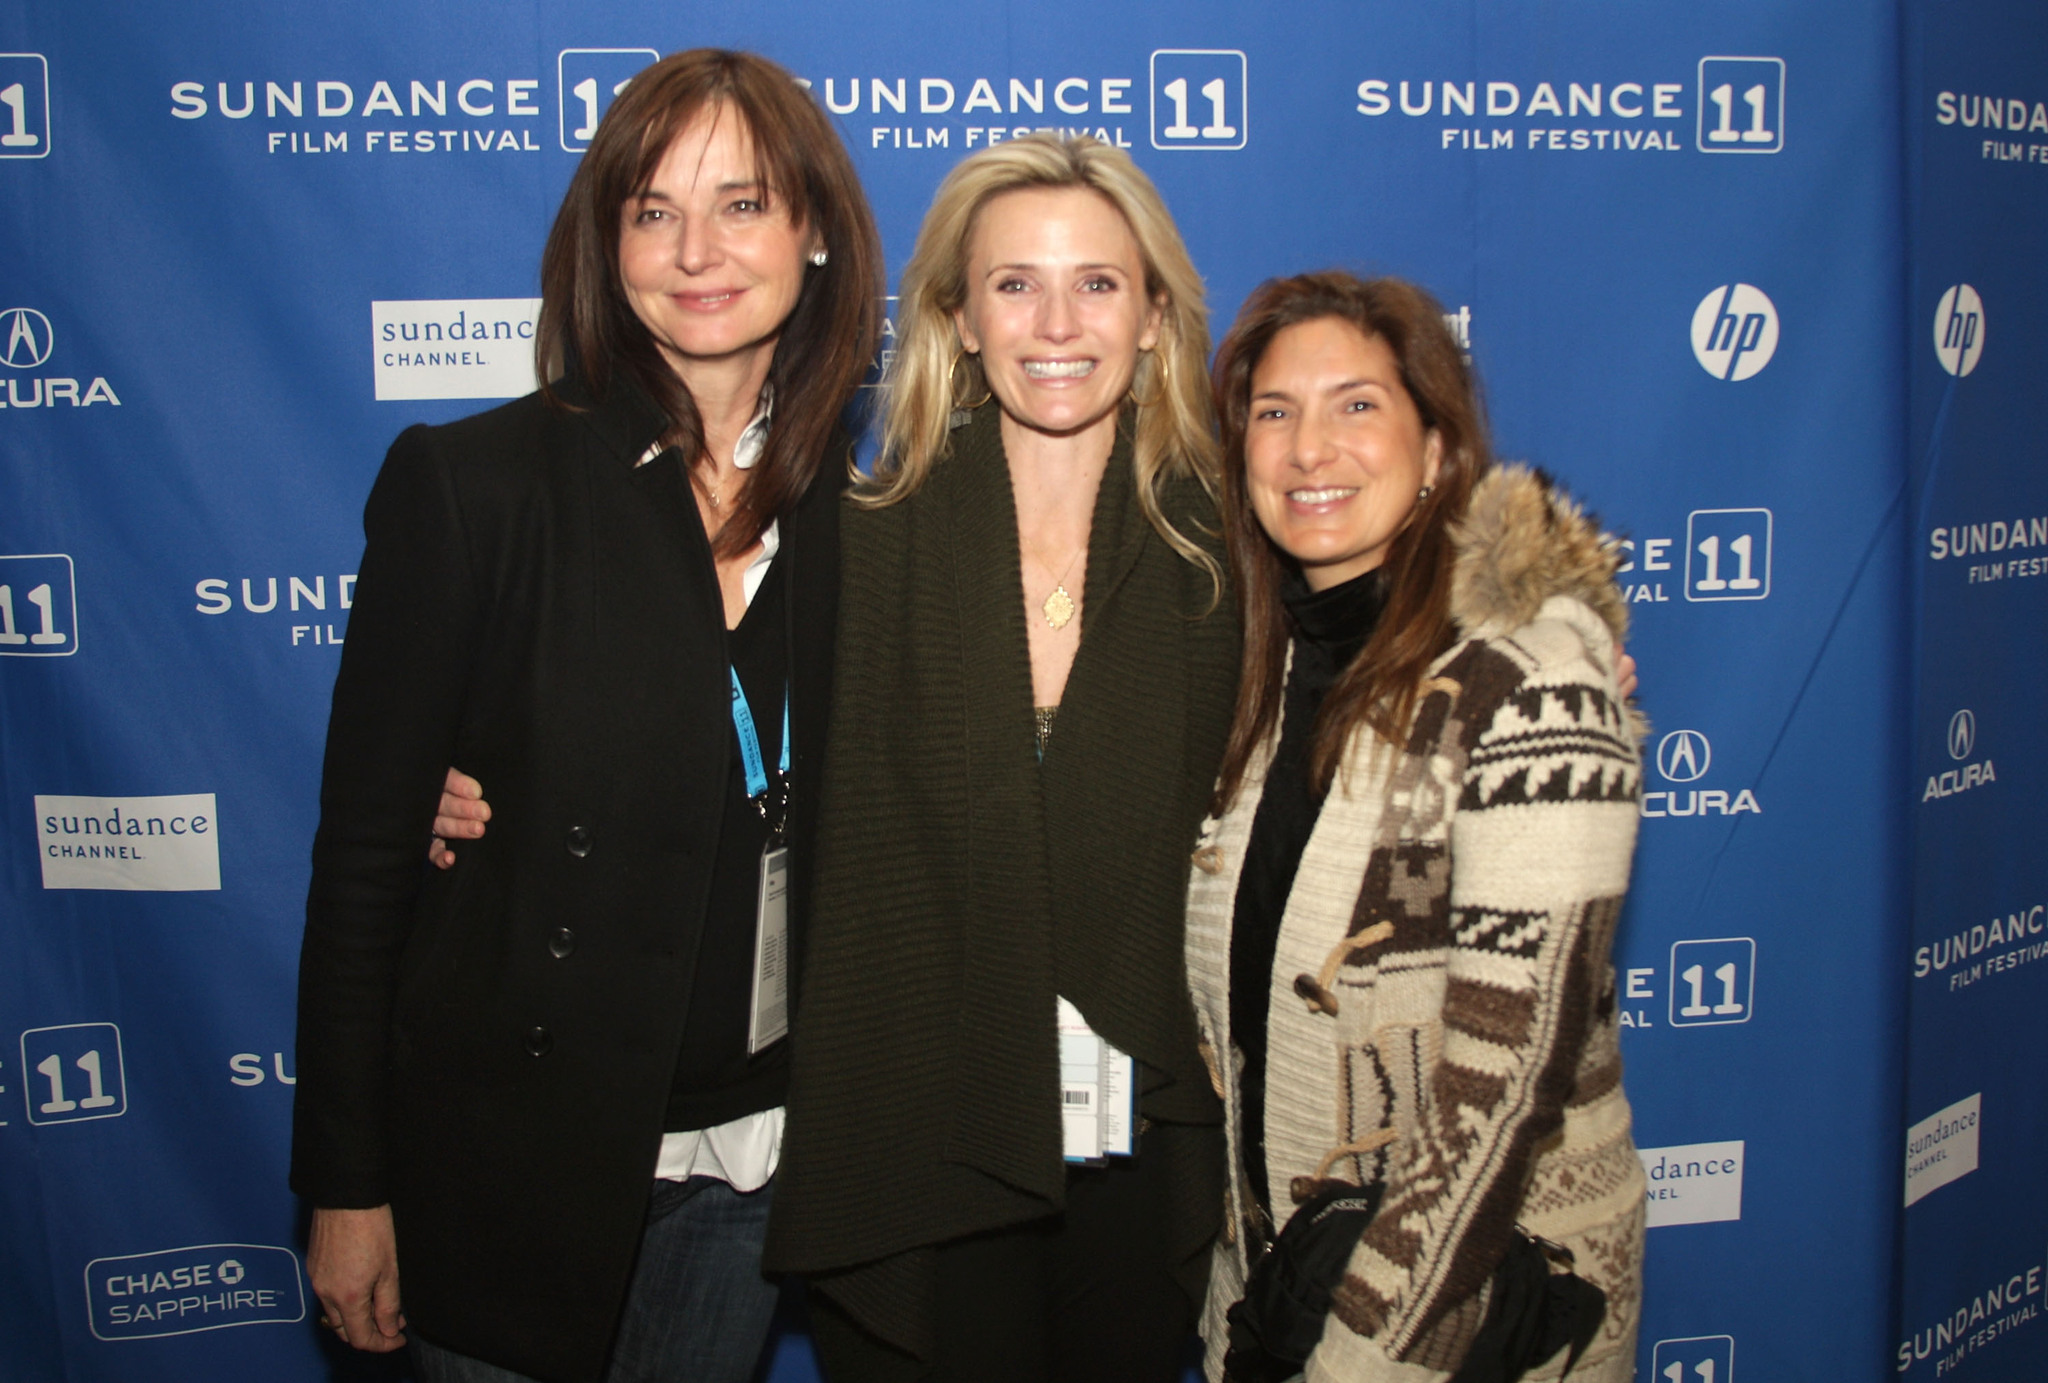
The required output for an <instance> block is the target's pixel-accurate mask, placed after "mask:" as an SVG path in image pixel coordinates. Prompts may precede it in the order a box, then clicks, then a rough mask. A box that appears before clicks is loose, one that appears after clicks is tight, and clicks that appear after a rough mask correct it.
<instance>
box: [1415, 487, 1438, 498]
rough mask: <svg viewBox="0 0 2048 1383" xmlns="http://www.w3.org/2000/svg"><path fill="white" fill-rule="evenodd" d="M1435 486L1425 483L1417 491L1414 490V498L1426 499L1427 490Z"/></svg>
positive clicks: (1427, 496)
mask: <svg viewBox="0 0 2048 1383" xmlns="http://www.w3.org/2000/svg"><path fill="white" fill-rule="evenodd" d="M1435 488H1436V487H1435V486H1433V485H1425V486H1423V487H1422V488H1421V489H1420V490H1417V491H1416V492H1415V498H1417V499H1428V498H1429V492H1430V491H1431V490H1433V489H1435Z"/></svg>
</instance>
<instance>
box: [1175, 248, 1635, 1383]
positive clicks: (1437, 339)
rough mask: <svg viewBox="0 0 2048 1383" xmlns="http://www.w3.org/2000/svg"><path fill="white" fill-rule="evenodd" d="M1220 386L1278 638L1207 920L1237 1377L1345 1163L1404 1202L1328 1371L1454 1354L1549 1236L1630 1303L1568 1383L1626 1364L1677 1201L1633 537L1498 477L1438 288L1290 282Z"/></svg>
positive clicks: (1346, 1287)
mask: <svg viewBox="0 0 2048 1383" xmlns="http://www.w3.org/2000/svg"><path fill="white" fill-rule="evenodd" d="M1214 378H1215V387H1216V395H1217V401H1218V411H1219V413H1220V414H1221V421H1222V434H1223V446H1224V455H1225V471H1224V490H1223V509H1224V521H1225V527H1224V531H1225V537H1226V543H1227V545H1228V548H1229V553H1230V558H1231V567H1232V575H1233V578H1234V580H1235V581H1236V583H1237V589H1238V593H1239V601H1240V606H1241V609H1242V611H1243V616H1244V628H1245V634H1244V662H1243V675H1242V684H1241V688H1240V695H1239V701H1238V707H1237V716H1236V720H1235V722H1234V724H1233V727H1232V731H1231V738H1230V745H1229V750H1228V752H1227V754H1226V756H1225V759H1224V765H1223V770H1222V774H1221V777H1220V781H1219V786H1218V790H1217V794H1216V803H1215V815H1214V816H1213V817H1212V818H1211V819H1210V820H1209V821H1208V822H1207V823H1206V824H1205V825H1204V827H1203V830H1202V834H1201V839H1200V843H1199V846H1198V848H1197V849H1196V851H1195V854H1194V863H1195V868H1194V870H1193V872H1192V890H1191V894H1190V899H1189V912H1188V928H1187V966H1188V975H1189V979H1190V983H1191V985H1192V988H1193V992H1194V996H1195V1002H1196V1007H1197V1010H1198V1022H1199V1025H1200V1028H1201V1030H1202V1034H1203V1038H1204V1042H1205V1054H1214V1055H1215V1056H1216V1057H1217V1058H1219V1059H1216V1060H1214V1061H1213V1062H1212V1073H1213V1076H1214V1078H1215V1080H1216V1085H1217V1090H1218V1093H1219V1094H1220V1095H1221V1096H1222V1097H1223V1099H1224V1102H1225V1104H1226V1107H1227V1109H1228V1123H1227V1129H1228V1132H1229V1142H1230V1167H1231V1170H1232V1175H1231V1177H1230V1192H1229V1195H1230V1223H1229V1224H1228V1225H1227V1226H1226V1231H1225V1234H1224V1236H1223V1238H1222V1239H1221V1240H1220V1241H1219V1243H1218V1244H1217V1247H1216V1250H1215V1254H1214V1271H1213V1275H1212V1279H1211V1283H1210V1289H1209V1304H1208V1308H1207V1312H1206V1316H1205V1319H1204V1322H1203V1334H1204V1335H1205V1336H1206V1337H1207V1340H1208V1343H1209V1372H1210V1376H1211V1377H1212V1378H1218V1377H1222V1376H1223V1373H1224V1355H1225V1349H1226V1345H1227V1344H1228V1343H1229V1339H1228V1327H1227V1325H1226V1314H1227V1313H1228V1312H1229V1310H1230V1308H1231V1307H1232V1305H1233V1304H1234V1303H1236V1302H1237V1301H1238V1300H1239V1298H1240V1297H1242V1296H1243V1295H1244V1291H1245V1282H1246V1276H1247V1272H1248V1269H1249V1268H1250V1267H1251V1266H1252V1265H1253V1264H1255V1263H1256V1261H1257V1258H1258V1254H1259V1251H1260V1249H1261V1248H1262V1247H1263V1245H1264V1244H1266V1243H1267V1242H1269V1241H1270V1240H1271V1238H1272V1236H1273V1234H1274V1233H1275V1231H1276V1228H1277V1227H1278V1226H1280V1225H1283V1224H1285V1223H1286V1221H1287V1220H1288V1218H1289V1215H1290V1214H1291V1213H1292V1210H1293V1208H1294V1206H1295V1205H1296V1204H1299V1203H1301V1202H1303V1201H1305V1200H1308V1199H1310V1198H1312V1197H1314V1196H1316V1195H1317V1194H1318V1193H1319V1192H1321V1191H1324V1190H1327V1189H1330V1188H1331V1187H1332V1185H1333V1184H1334V1183H1340V1182H1341V1183H1351V1184H1354V1185H1357V1186H1359V1187H1363V1188H1378V1189H1379V1190H1380V1195H1381V1198H1380V1200H1379V1204H1378V1208H1377V1210H1376V1211H1375V1212H1374V1213H1372V1215H1371V1218H1370V1220H1369V1222H1368V1223H1367V1224H1366V1227H1365V1229H1364V1232H1363V1235H1362V1237H1361V1238H1360V1239H1359V1240H1358V1243H1357V1246H1356V1248H1355V1249H1353V1250H1351V1251H1350V1255H1349V1260H1348V1265H1347V1267H1346V1269H1345V1271H1344V1272H1343V1274H1342V1279H1341V1281H1340V1282H1337V1283H1335V1284H1333V1286H1334V1293H1333V1296H1332V1299H1331V1305H1330V1308H1329V1312H1328V1315H1327V1317H1326V1318H1325V1320H1324V1322H1323V1325H1322V1328H1321V1332H1320V1343H1319V1344H1317V1345H1315V1346H1314V1348H1313V1352H1312V1353H1311V1354H1309V1356H1308V1358H1307V1359H1306V1361H1305V1373H1306V1376H1307V1379H1308V1380H1309V1383H1320V1381H1321V1380H1345V1381H1346V1383H1353V1381H1354V1380H1382V1379H1384V1380H1394V1379H1400V1380H1403V1383H1418V1381H1420V1380H1429V1379H1438V1380H1442V1379H1448V1378H1452V1377H1454V1376H1455V1375H1457V1374H1458V1371H1459V1369H1460V1367H1461V1366H1462V1365H1464V1364H1465V1363H1466V1362H1467V1356H1468V1354H1470V1353H1471V1352H1472V1346H1473V1341H1474V1338H1475V1336H1477V1335H1478V1334H1479V1332H1480V1328H1481V1326H1482V1323H1483V1322H1484V1321H1485V1319H1486V1313H1487V1308H1488V1305H1489V1301H1490V1299H1491V1298H1492V1296H1493V1295H1494V1293H1493V1292H1492V1290H1491V1289H1490V1284H1491V1283H1493V1282H1494V1280H1495V1277H1494V1275H1495V1272H1496V1269H1497V1268H1498V1267H1499V1265H1500V1264H1501V1262H1502V1260H1503V1257H1504V1256H1505V1255H1506V1254H1507V1253H1508V1251H1509V1248H1510V1246H1511V1243H1512V1242H1513V1241H1514V1237H1515V1234H1516V1227H1517V1225H1518V1224H1519V1225H1520V1226H1523V1227H1524V1228H1526V1230H1527V1231H1528V1232H1529V1233H1530V1234H1533V1235H1538V1236H1542V1237H1544V1238H1547V1239H1549V1240H1552V1241H1555V1242H1556V1243H1559V1244H1562V1245H1564V1246H1566V1247H1567V1248H1569V1249H1570V1250H1571V1251H1572V1253H1573V1254H1574V1255H1575V1259H1576V1265H1577V1272H1578V1273H1579V1274H1580V1275H1581V1276H1582V1277H1584V1278H1585V1279H1587V1280H1588V1281H1590V1282H1592V1283H1594V1284H1595V1285H1596V1286H1598V1287H1600V1288H1601V1289H1602V1290H1603V1291H1604V1292H1605V1294H1606V1314H1605V1317H1604V1319H1603V1320H1602V1322H1601V1324H1600V1328H1599V1332H1598V1334H1597V1336H1596V1337H1595V1338H1594V1339H1593V1340H1592V1342H1591V1343H1590V1345H1589V1346H1588V1347H1587V1348H1586V1349H1585V1351H1584V1353H1583V1354H1581V1355H1580V1356H1579V1357H1578V1359H1577V1361H1576V1364H1575V1366H1574V1368H1573V1372H1572V1376H1573V1378H1575V1379H1576V1378H1586V1379H1600V1380H1606V1379H1612V1380H1625V1379H1627V1378H1628V1377H1629V1376H1630V1373H1631V1370H1632V1367H1633V1363H1634V1344H1635V1329H1636V1321H1637V1314H1638V1306H1639V1302H1640V1294H1641V1263H1642V1232H1643V1212H1642V1205H1643V1189H1644V1188H1643V1177H1642V1170H1641V1167H1640V1165H1639V1163H1638V1161H1637V1159H1636V1155H1635V1151H1634V1147H1633V1145H1632V1144H1631V1142H1630V1138H1629V1108H1628V1103H1627V1100H1626V1099H1625V1097H1624V1096H1623V1094H1622V1090H1621V1081H1620V1075H1621V1071H1620V1052H1619V1045H1618V1027H1617V1024H1618V1013H1617V1009H1616V1004H1615V993H1614V972H1613V968H1612V966H1611V964H1610V961H1609V954H1608V952H1609V945H1610V941H1611V938H1612V935H1613V929H1614V925H1615V920H1616V918H1617V916H1618V914H1619V913H1620V910H1621V904H1622V898H1623V894H1624V892H1625V890H1626V888H1627V884H1628V874H1629V860H1630V855H1631V852H1632V850H1633V846H1634V840H1635V827H1636V811H1637V808H1636V799H1637V794H1638V791H1639V772H1640V769H1639V762H1638V748H1637V740H1638V733H1637V731H1638V728H1639V727H1638V724H1637V722H1636V721H1635V719H1634V718H1633V715H1632V713H1631V711H1630V710H1629V708H1628V706H1627V705H1626V704H1625V702H1624V701H1623V699H1622V694H1621V690H1620V688H1619V687H1618V685H1617V668H1616V663H1617V661H1618V649H1617V647H1616V642H1615V641H1616V640H1618V639H1619V637H1620V635H1621V632H1622V625H1623V622H1624V610H1623V606H1622V604H1621V600H1620V597H1619V594H1618V593H1617V591H1616V590H1615V588H1614V585H1613V583H1612V579H1611V575H1612V571H1613V565H1614V557H1613V553H1612V551H1611V549H1610V548H1609V547H1607V546H1606V545H1604V544H1603V543H1602V542H1601V540H1600V537H1599V534H1598V532H1597V530H1596V529H1595V528H1594V526H1593V525H1592V524H1591V523H1589V522H1588V521H1587V520H1586V519H1585V518H1583V517H1582V516H1581V515H1580V513H1579V512H1578V510H1577V509H1575V508H1574V507H1573V506H1572V505H1571V504H1570V502H1569V501H1568V500H1566V499H1565V498H1564V497H1563V496H1562V495H1560V494H1558V493H1556V492H1555V491H1553V490H1552V489H1551V488H1550V486H1549V484H1548V482H1547V481H1546V480H1545V479H1544V478H1543V477H1541V476H1540V475H1538V474H1535V473H1532V472H1529V471H1525V470H1521V469H1516V468H1509V467H1497V466H1495V465H1493V464H1492V462H1491V460H1490V458H1489V455H1488V448H1487V442H1486V437H1485V433H1484V425H1483V422H1482V420H1481V417H1480V412H1479V407H1478V403H1477V400H1476V397H1475V390H1474V385H1473V381H1472V378H1471V376H1470V374H1469V372H1468V368H1467V366H1466V365H1465V363H1464V361H1463V359H1462V358H1461V356H1460V354H1459V351H1458V347H1457V345H1456V343H1455V342H1454V341H1453V339H1452V338H1451V336H1450V334H1449V333H1448V331H1446V330H1445V328H1444V327H1443V325H1442V321H1441V318H1440V316H1439V308H1438V306H1437V304H1436V303H1435V302H1434V301H1432V300H1431V299H1430V298H1429V297H1428V296H1427V295H1426V294H1424V293H1422V292H1421V291H1420V290H1418V289H1415V288H1413V287H1410V286H1409V285H1406V284H1403V283H1399V282H1397V281H1393V280H1387V279H1382V280H1377V281H1375V282H1370V283H1366V282H1361V281H1359V280H1358V279H1355V278H1353V277H1351V276H1349V275H1346V274H1340V273H1325V274H1311V275H1304V276H1301V277H1299V278H1293V279H1286V280H1277V281H1273V282H1269V283H1267V284H1266V285H1264V286H1262V287H1261V288H1260V289H1259V290H1258V291H1257V292H1255V293H1254V294H1253V296H1252V297H1251V299H1250V300H1249V301H1248V302H1247V303H1246V304H1245V307H1244V309H1243V311H1242V313H1241V314H1240V316H1239V318H1238V321H1237V323H1236V325H1235V326H1233V328H1232V329H1231V332H1230V335H1229V336H1228V337H1227V338H1226V340H1225V341H1224V343H1223V345H1222V348H1221V350H1220V351H1219V354H1218V358H1217V362H1216V366H1215V372H1214ZM1362 1199H1364V1198H1362ZM1564 1362H1565V1356H1564V1352H1563V1351H1560V1352H1559V1354H1558V1356H1557V1357H1556V1358H1554V1359H1552V1360H1551V1361H1549V1362H1548V1363H1546V1364H1544V1365H1542V1366H1541V1367H1539V1368H1537V1369H1536V1370H1535V1371H1534V1372H1533V1373H1532V1374H1531V1375H1530V1376H1532V1377H1553V1376H1555V1375H1556V1374H1557V1372H1559V1371H1560V1370H1561V1368H1562V1367H1563V1365H1564ZM1235 1374H1236V1368H1235V1366H1233V1376H1235Z"/></svg>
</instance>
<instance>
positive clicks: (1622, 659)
mask: <svg viewBox="0 0 2048 1383" xmlns="http://www.w3.org/2000/svg"><path fill="white" fill-rule="evenodd" d="M1614 680H1615V681H1616V682H1618V683H1619V684H1620V685H1621V699H1622V700H1623V701H1633V700H1634V699H1635V695H1636V660H1635V659H1633V658H1631V657H1629V656H1628V651H1627V650H1626V649H1624V648H1623V647H1622V646H1621V645H1620V644H1619V643H1617V644H1615V645H1614ZM450 772H451V773H452V772H453V770H452V769H451V770H450ZM450 781H451V782H452V781H453V779H450ZM465 781H467V780H465ZM442 800H443V801H446V800H447V799H446V798H443V799H442Z"/></svg>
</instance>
